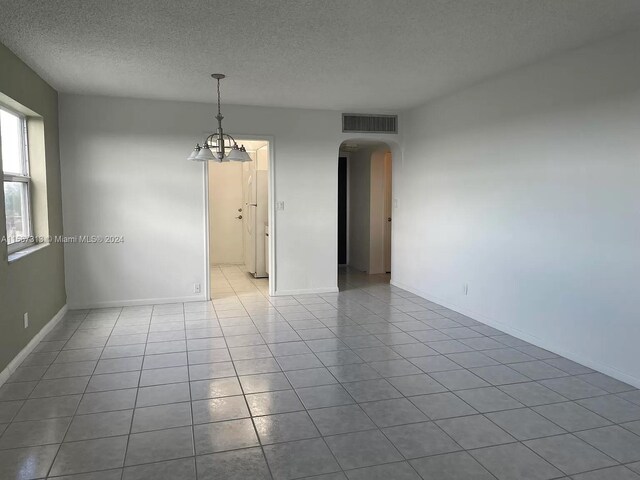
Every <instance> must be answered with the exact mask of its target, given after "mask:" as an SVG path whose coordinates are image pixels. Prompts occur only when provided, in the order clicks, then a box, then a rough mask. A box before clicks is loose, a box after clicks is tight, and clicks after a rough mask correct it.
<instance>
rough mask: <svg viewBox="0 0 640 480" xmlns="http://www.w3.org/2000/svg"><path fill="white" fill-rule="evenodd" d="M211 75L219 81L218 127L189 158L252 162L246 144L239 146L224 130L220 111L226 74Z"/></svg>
mask: <svg viewBox="0 0 640 480" xmlns="http://www.w3.org/2000/svg"><path fill="white" fill-rule="evenodd" d="M211 76H212V77H213V78H215V79H216V80H217V81H218V115H216V120H218V129H217V130H216V131H215V132H214V133H211V134H209V136H207V138H206V139H205V141H204V144H203V145H202V146H200V144H196V148H194V149H193V152H191V155H189V157H187V160H194V161H196V162H206V161H207V160H213V161H214V162H229V161H232V162H250V161H251V157H250V156H249V154H248V153H247V150H246V149H245V148H244V145H241V146H238V144H237V143H236V141H235V139H234V138H233V137H232V136H231V135H229V134H228V133H224V131H223V130H222V119H223V118H224V117H223V116H222V114H221V113H220V80H222V79H223V78H224V77H225V75H223V74H222V73H212V74H211ZM227 150H228V152H227Z"/></svg>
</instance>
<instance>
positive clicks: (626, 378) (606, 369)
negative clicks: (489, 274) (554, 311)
mask: <svg viewBox="0 0 640 480" xmlns="http://www.w3.org/2000/svg"><path fill="white" fill-rule="evenodd" d="M391 285H393V286H395V287H398V288H401V289H403V290H406V291H407V292H411V293H413V294H415V295H418V296H419V297H422V298H424V299H425V300H429V301H430V302H434V303H437V304H439V305H442V306H443V307H447V308H448V309H450V310H454V311H456V312H458V313H462V314H463V315H466V316H468V317H471V318H473V319H475V320H478V321H479V322H482V323H484V324H486V325H489V326H490V327H493V328H496V329H498V330H500V331H502V332H504V333H508V334H509V335H512V336H514V337H516V338H519V339H520V340H524V341H525V342H529V343H531V344H533V345H535V346H536V347H540V348H544V349H545V350H548V351H550V352H553V353H555V354H556V355H560V356H562V357H565V358H568V359H569V360H572V361H574V362H577V363H579V364H581V365H584V366H585V367H589V368H591V369H593V370H596V371H598V372H601V373H604V374H605V375H609V376H610V377H613V378H615V379H617V380H620V381H621V382H625V383H628V384H629V385H631V386H633V387H636V388H640V378H636V377H634V376H631V375H628V374H626V373H624V372H621V371H620V370H618V369H617V368H614V367H612V366H610V365H606V364H603V363H600V362H594V361H593V360H590V359H588V358H585V357H583V356H582V355H580V354H576V353H575V352H571V351H568V350H565V349H564V348H563V347H562V346H560V345H557V344H555V343H553V342H549V341H547V340H544V339H541V338H539V337H536V336H535V335H531V334H529V333H527V332H523V331H522V330H519V329H517V328H513V327H511V326H510V325H507V324H505V323H502V322H499V321H496V320H494V319H493V318H489V317H486V316H484V315H482V314H480V313H478V312H474V311H472V310H471V309H469V308H465V307H461V306H459V305H456V304H454V303H452V302H450V301H448V300H446V299H443V298H438V297H437V296H435V295H431V294H429V292H424V291H420V290H417V289H415V288H412V287H410V286H409V285H405V284H403V283H402V282H398V281H396V280H394V279H391Z"/></svg>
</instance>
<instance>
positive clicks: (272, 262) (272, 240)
mask: <svg viewBox="0 0 640 480" xmlns="http://www.w3.org/2000/svg"><path fill="white" fill-rule="evenodd" d="M233 137H234V138H236V139H238V140H262V141H264V142H269V192H268V194H269V195H268V198H269V200H268V201H269V295H270V296H274V295H275V292H276V279H277V276H276V269H277V267H276V264H277V262H276V235H275V231H276V221H275V220H276V211H275V210H276V206H275V201H274V199H275V198H276V197H275V185H276V168H275V137H274V136H273V135H244V134H233ZM203 189H204V231H205V242H204V244H205V245H204V257H205V269H204V288H205V294H204V298H206V299H207V300H211V265H210V264H209V262H210V261H211V259H210V256H209V247H210V242H211V239H210V238H209V237H210V235H209V232H210V230H209V228H210V227H209V162H208V161H207V162H204V165H203Z"/></svg>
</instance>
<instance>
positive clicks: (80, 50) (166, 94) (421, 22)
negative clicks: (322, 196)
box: [0, 0, 640, 111]
mask: <svg viewBox="0 0 640 480" xmlns="http://www.w3.org/2000/svg"><path fill="white" fill-rule="evenodd" d="M639 12H640V1H639V0H138V1H134V0H99V1H98V0H39V1H34V0H0V42H2V43H4V44H5V45H6V46H7V47H9V48H10V49H11V50H12V51H14V52H15V53H16V54H17V55H18V56H19V57H21V58H22V59H23V60H24V61H25V62H26V63H27V64H29V65H30V66H31V67H32V68H33V69H34V70H36V71H37V72H38V73H39V74H40V75H41V76H42V77H43V78H45V79H46V80H47V81H48V82H49V83H51V85H53V86H54V87H55V88H56V89H58V90H59V91H62V92H74V93H86V94H101V95H118V96H129V97H146V98H163V99H176V100H194V101H206V102H213V101H215V96H214V91H213V83H212V80H211V79H210V78H209V73H212V72H223V73H226V74H227V76H228V79H227V80H225V81H224V82H223V85H222V95H223V102H226V103H236V104H246V105H275V106H287V107H312V108H328V109H339V110H350V111H365V110H366V111H373V110H386V109H392V110H393V109H403V108H406V107H410V106H413V105H416V104H420V103H424V102H425V101H427V100H429V99H432V98H435V97H438V96H442V95H444V94H447V93H450V92H452V91H455V90H458V89H460V88H463V87H465V86H468V85H471V84H474V83H477V82H479V81H482V80H483V79H485V78H488V77H490V76H492V75H496V74H499V73H501V72H504V71H507V70H510V69H513V68H517V67H519V66H522V65H525V64H528V63H531V62H534V61H536V60H539V59H541V58H543V57H545V56H548V55H551V54H553V53H554V52H557V51H561V50H565V49H569V48H574V47H577V46H580V45H582V44H584V43H587V42H590V41H593V40H597V39H600V38H603V37H606V36H610V35H613V34H616V33H618V32H620V31H623V30H626V29H629V28H635V26H637V21H638V18H639V17H638V13H639Z"/></svg>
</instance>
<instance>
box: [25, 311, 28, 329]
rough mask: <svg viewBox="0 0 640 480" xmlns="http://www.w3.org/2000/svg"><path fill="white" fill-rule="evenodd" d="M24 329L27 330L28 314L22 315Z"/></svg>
mask: <svg viewBox="0 0 640 480" xmlns="http://www.w3.org/2000/svg"><path fill="white" fill-rule="evenodd" d="M24 328H29V312H26V313H25V314H24Z"/></svg>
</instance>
